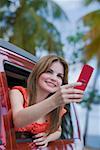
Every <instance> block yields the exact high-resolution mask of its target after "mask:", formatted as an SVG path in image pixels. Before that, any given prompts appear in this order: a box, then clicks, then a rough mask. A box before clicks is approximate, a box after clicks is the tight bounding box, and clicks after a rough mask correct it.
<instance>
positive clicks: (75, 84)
mask: <svg viewBox="0 0 100 150" xmlns="http://www.w3.org/2000/svg"><path fill="white" fill-rule="evenodd" d="M80 85H82V83H81V82H75V83H70V84H65V85H63V87H65V88H66V89H68V88H74V87H75V86H80Z"/></svg>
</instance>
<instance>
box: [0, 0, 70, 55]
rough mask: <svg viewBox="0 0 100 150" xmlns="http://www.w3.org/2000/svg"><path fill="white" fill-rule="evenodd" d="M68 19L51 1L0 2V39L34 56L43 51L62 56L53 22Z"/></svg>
mask: <svg viewBox="0 0 100 150" xmlns="http://www.w3.org/2000/svg"><path fill="white" fill-rule="evenodd" d="M54 19H55V20H56V19H58V20H60V21H61V20H62V19H65V20H68V18H67V16H66V15H65V13H64V11H63V10H62V9H61V8H60V7H59V6H58V5H57V4H56V3H55V2H54V1H52V0H49V1H47V0H16V1H4V0H1V1H0V22H1V23H0V26H1V28H0V36H1V38H5V37H6V39H7V38H8V40H9V41H10V42H12V43H14V44H16V45H18V46H20V47H22V48H23V49H25V50H27V51H29V52H31V53H33V54H36V51H37V50H40V51H42V50H46V51H48V52H55V53H57V54H59V55H63V51H61V49H62V46H63V44H62V42H61V37H60V33H59V31H58V30H57V29H56V27H55V25H54V24H53V20H54Z"/></svg>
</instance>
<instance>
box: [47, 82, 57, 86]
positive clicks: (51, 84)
mask: <svg viewBox="0 0 100 150" xmlns="http://www.w3.org/2000/svg"><path fill="white" fill-rule="evenodd" d="M46 83H47V84H48V85H49V86H52V87H55V86H56V85H55V84H54V83H53V82H49V81H46Z"/></svg>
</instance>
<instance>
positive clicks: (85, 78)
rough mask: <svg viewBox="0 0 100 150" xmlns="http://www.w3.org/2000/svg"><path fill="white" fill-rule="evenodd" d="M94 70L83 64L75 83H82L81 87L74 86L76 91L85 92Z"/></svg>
mask: <svg viewBox="0 0 100 150" xmlns="http://www.w3.org/2000/svg"><path fill="white" fill-rule="evenodd" d="M93 70H94V68H93V67H91V66H90V65H87V64H85V65H84V66H83V68H82V71H81V73H80V75H79V78H78V80H77V82H82V85H80V86H75V88H76V89H80V90H83V91H84V90H85V89H86V87H87V84H88V82H89V80H90V78H91V75H92V73H93Z"/></svg>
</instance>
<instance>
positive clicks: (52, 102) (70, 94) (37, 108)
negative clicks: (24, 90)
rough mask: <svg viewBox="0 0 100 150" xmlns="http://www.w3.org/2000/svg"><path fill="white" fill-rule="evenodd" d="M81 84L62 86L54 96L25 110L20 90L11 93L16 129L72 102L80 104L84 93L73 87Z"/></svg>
mask: <svg viewBox="0 0 100 150" xmlns="http://www.w3.org/2000/svg"><path fill="white" fill-rule="evenodd" d="M76 85H80V84H79V83H74V84H68V85H67V84H66V85H63V86H61V87H60V88H59V89H58V91H57V92H56V93H55V94H53V95H52V96H50V97H48V98H46V99H45V100H44V101H41V102H39V103H37V104H35V105H32V106H29V107H26V108H23V102H24V99H23V95H22V94H21V92H20V91H19V90H16V89H13V90H11V91H10V100H11V108H12V112H13V120H14V124H15V126H16V127H24V126H26V125H28V124H31V123H32V122H34V121H36V120H38V119H39V118H41V117H43V116H45V115H47V114H48V113H49V112H51V111H52V110H54V109H55V108H57V107H59V106H61V105H65V104H66V103H70V102H80V101H81V100H82V97H83V91H81V90H78V89H74V88H73V87H74V86H76Z"/></svg>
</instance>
